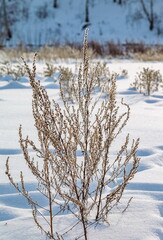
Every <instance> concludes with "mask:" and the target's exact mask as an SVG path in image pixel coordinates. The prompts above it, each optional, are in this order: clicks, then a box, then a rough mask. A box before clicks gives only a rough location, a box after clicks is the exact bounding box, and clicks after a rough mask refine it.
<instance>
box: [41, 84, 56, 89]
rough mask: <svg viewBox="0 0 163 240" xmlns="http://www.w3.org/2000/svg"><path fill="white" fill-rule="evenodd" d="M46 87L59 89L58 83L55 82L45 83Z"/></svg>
mask: <svg viewBox="0 0 163 240" xmlns="http://www.w3.org/2000/svg"><path fill="white" fill-rule="evenodd" d="M44 88H46V89H59V85H58V84H55V83H51V84H47V85H45V86H44Z"/></svg>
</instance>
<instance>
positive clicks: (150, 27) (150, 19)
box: [140, 0, 155, 31]
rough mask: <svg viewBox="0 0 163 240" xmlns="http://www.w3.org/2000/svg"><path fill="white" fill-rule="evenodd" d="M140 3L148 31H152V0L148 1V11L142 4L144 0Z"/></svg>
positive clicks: (153, 16) (153, 17)
mask: <svg viewBox="0 0 163 240" xmlns="http://www.w3.org/2000/svg"><path fill="white" fill-rule="evenodd" d="M140 3H141V5H142V9H143V11H144V14H145V16H146V18H147V20H148V22H149V30H150V31H152V30H153V29H154V21H155V14H154V11H153V6H154V2H153V0H150V4H149V9H148V7H147V5H146V4H145V3H144V0H140Z"/></svg>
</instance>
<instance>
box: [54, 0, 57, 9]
mask: <svg viewBox="0 0 163 240" xmlns="http://www.w3.org/2000/svg"><path fill="white" fill-rule="evenodd" d="M53 7H54V8H57V7H58V1H57V0H54V2H53Z"/></svg>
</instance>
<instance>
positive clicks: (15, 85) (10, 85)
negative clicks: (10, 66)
mask: <svg viewBox="0 0 163 240" xmlns="http://www.w3.org/2000/svg"><path fill="white" fill-rule="evenodd" d="M29 88H30V87H27V86H24V85H23V84H21V83H18V82H15V81H12V82H10V83H8V84H6V85H5V86H3V87H0V90H7V89H29Z"/></svg>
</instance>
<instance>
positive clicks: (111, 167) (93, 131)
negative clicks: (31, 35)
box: [6, 31, 139, 240]
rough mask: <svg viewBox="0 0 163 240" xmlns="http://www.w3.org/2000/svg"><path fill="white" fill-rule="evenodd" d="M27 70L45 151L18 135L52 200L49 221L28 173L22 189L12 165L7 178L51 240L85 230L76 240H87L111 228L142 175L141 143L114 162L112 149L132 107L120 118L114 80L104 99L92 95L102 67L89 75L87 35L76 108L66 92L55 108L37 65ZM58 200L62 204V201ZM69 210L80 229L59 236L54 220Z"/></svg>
mask: <svg viewBox="0 0 163 240" xmlns="http://www.w3.org/2000/svg"><path fill="white" fill-rule="evenodd" d="M24 64H25V66H26V69H27V72H28V74H29V77H30V84H31V87H32V89H33V102H32V109H33V116H34V119H35V127H36V129H37V132H38V139H39V142H40V148H37V147H36V145H35V143H34V142H33V141H31V140H30V139H29V138H28V137H26V138H25V139H24V138H23V136H22V127H20V130H19V136H20V145H21V148H22V151H23V154H24V159H25V161H26V163H27V165H28V167H29V169H30V170H31V172H32V174H33V175H34V176H35V177H36V178H37V180H38V189H39V191H40V193H41V194H42V195H43V196H45V197H46V198H47V199H48V202H49V206H48V208H47V209H46V211H48V213H49V216H48V217H46V216H45V215H43V214H42V213H41V211H40V209H41V208H42V207H41V206H39V205H38V203H36V202H34V200H33V199H31V197H30V196H29V193H28V192H27V191H26V189H25V185H24V178H23V173H21V184H20V185H21V186H19V185H18V184H16V183H15V182H14V180H13V179H12V176H11V173H10V169H9V163H8V160H7V163H6V168H7V169H6V173H7V175H8V177H9V180H10V182H11V183H12V184H13V185H14V186H15V188H16V189H17V190H18V191H19V192H21V193H22V194H23V195H24V197H25V198H27V200H28V201H29V203H30V204H31V205H32V206H33V207H34V210H33V217H34V220H35V222H36V224H37V226H38V227H39V228H40V229H41V230H42V231H43V232H44V233H45V234H46V236H47V237H49V238H50V239H57V240H58V239H63V237H65V236H66V234H67V233H68V232H69V231H71V230H72V229H74V228H75V227H76V226H77V225H78V224H81V225H82V227H83V234H82V235H81V236H77V237H76V238H75V239H79V238H80V237H84V239H85V240H87V239H88V234H87V231H88V227H89V226H90V225H91V224H93V223H97V224H98V223H99V222H101V221H104V222H108V214H109V212H110V211H111V209H112V208H113V207H115V206H117V204H118V203H119V201H120V199H121V197H122V195H123V193H124V189H125V187H126V186H127V184H128V182H129V181H130V180H131V179H132V178H133V177H134V175H135V173H136V172H137V168H138V164H139V158H137V156H136V151H137V148H138V144H139V139H137V140H136V141H135V140H133V142H132V144H131V147H130V150H129V146H128V145H129V135H127V136H126V138H125V141H124V143H123V144H122V145H121V146H120V149H119V150H118V151H117V154H116V155H115V156H114V157H112V156H111V154H110V151H111V148H112V145H113V144H114V142H115V140H116V138H117V137H118V135H119V134H120V133H121V131H122V130H123V128H124V127H125V125H126V123H127V121H128V119H129V112H130V109H129V106H128V105H127V104H125V103H123V101H122V103H121V104H122V108H123V107H125V108H126V111H125V112H124V113H119V107H118V105H117V103H116V82H115V78H112V79H111V82H110V87H109V89H108V93H107V94H106V96H105V98H103V99H102V98H100V97H99V99H95V95H94V94H93V93H94V88H95V87H96V86H97V76H96V72H97V68H98V66H97V68H96V67H95V68H94V71H92V70H90V66H89V58H88V53H87V31H86V34H85V38H84V46H83V63H82V64H81V65H80V68H79V73H78V79H77V80H75V78H72V79H73V80H72V81H73V82H72V94H73V96H74V99H75V104H70V103H69V102H68V101H66V99H65V95H64V91H62V89H61V96H62V99H63V103H64V108H61V107H60V106H59V104H58V103H57V102H55V101H53V106H52V105H51V102H50V100H49V97H48V95H47V92H46V90H45V89H44V88H43V87H42V86H41V85H40V82H39V81H36V80H35V74H36V66H35V59H34V62H33V69H32V70H30V69H29V67H28V65H27V64H26V62H24ZM29 147H32V148H33V150H34V151H35V152H36V155H37V156H38V157H39V159H40V161H41V160H43V166H42V168H40V167H39V166H38V164H37V163H36V161H35V159H33V158H32V159H31V158H30V155H29ZM51 149H53V151H52V150H51ZM117 179H119V181H118V182H117V181H116V180H117ZM116 182H117V183H116ZM112 184H114V187H112ZM58 197H60V199H62V201H57V199H58ZM55 204H58V205H59V208H60V211H59V212H58V213H56V212H53V206H54V205H55ZM65 210H66V211H68V212H69V213H71V214H73V215H74V217H75V218H76V223H75V224H74V225H73V226H70V228H69V230H67V231H66V232H59V233H56V232H57V231H56V229H54V221H55V219H56V218H55V216H56V215H57V214H59V213H60V214H61V213H63V212H64V211H65ZM38 214H40V215H41V217H42V218H43V219H44V220H45V222H46V223H47V224H48V227H49V229H46V228H45V226H44V225H43V224H42V223H40V222H39V218H38V217H37V215H38Z"/></svg>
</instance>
